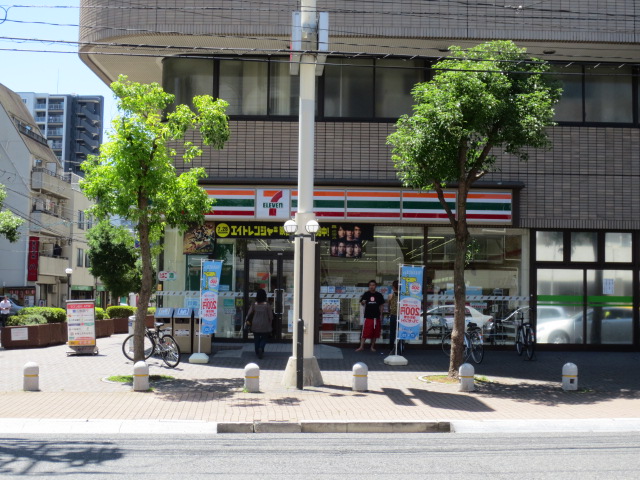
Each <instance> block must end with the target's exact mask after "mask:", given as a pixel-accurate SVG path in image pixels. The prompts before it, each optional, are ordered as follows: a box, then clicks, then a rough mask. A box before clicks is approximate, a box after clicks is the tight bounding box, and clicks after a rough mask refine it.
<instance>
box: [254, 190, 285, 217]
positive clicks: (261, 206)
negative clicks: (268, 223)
mask: <svg viewBox="0 0 640 480" xmlns="http://www.w3.org/2000/svg"><path fill="white" fill-rule="evenodd" d="M289 197H290V193H289V190H287V189H283V190H271V189H269V190H267V189H264V190H258V217H259V218H269V219H276V218H289V216H290V202H289Z"/></svg>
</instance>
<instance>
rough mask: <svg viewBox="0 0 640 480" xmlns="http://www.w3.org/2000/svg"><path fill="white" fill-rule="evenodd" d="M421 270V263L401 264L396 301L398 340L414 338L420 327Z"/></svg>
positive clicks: (418, 333) (416, 336) (417, 334)
mask: <svg viewBox="0 0 640 480" xmlns="http://www.w3.org/2000/svg"><path fill="white" fill-rule="evenodd" d="M423 271H424V266H421V265H401V266H400V281H399V283H400V285H399V293H400V296H399V301H398V335H397V338H398V340H415V339H417V338H418V336H419V335H420V330H421V329H422V315H421V312H422V292H423V285H422V279H423Z"/></svg>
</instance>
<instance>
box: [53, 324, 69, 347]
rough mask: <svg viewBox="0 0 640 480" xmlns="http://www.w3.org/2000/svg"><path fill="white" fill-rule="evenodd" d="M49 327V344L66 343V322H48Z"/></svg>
mask: <svg viewBox="0 0 640 480" xmlns="http://www.w3.org/2000/svg"><path fill="white" fill-rule="evenodd" d="M49 327H50V330H51V345H62V344H64V343H67V338H68V335H67V334H68V330H67V322H61V323H50V324H49Z"/></svg>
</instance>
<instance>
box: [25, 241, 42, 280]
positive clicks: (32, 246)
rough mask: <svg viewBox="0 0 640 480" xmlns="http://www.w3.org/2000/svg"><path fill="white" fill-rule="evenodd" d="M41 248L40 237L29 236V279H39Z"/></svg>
mask: <svg viewBox="0 0 640 480" xmlns="http://www.w3.org/2000/svg"><path fill="white" fill-rule="evenodd" d="M39 250H40V238H39V237H29V257H28V259H27V281H28V282H37V281H38V255H39V253H38V251H39Z"/></svg>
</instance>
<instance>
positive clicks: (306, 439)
mask: <svg viewBox="0 0 640 480" xmlns="http://www.w3.org/2000/svg"><path fill="white" fill-rule="evenodd" d="M639 471H640V436H638V435H637V433H607V434H604V433H589V434H584V433H582V434H490V435H489V434H461V433H459V434H407V435H405V434H387V435H378V434H338V435H335V434H293V435H270V434H247V435H206V436H204V435H192V436H183V435H172V434H171V432H167V434H166V435H147V436H140V437H136V436H129V435H126V436H123V435H119V436H118V435H116V436H111V435H98V436H95V435H94V436H87V435H62V436H56V435H46V436H43V435H20V436H13V435H12V436H6V435H5V436H3V437H1V438H0V476H1V477H2V478H3V479H10V478H25V477H39V478H65V479H68V478H77V479H83V478H87V477H91V478H92V479H102V478H117V479H118V480H127V479H137V480H141V479H142V480H146V479H154V480H158V479H160V480H169V479H181V480H186V479H199V478H207V479H218V478H220V479H225V480H226V479H233V480H236V479H252V480H257V479H260V480H262V479H305V480H310V479H334V478H341V477H342V478H347V479H349V480H351V479H364V478H403V479H423V478H430V479H431V478H434V479H449V478H495V479H503V478H504V479H513V478H524V479H551V478H553V479H556V478H580V479H581V480H582V479H591V478H593V479H596V478H597V479H601V478H616V479H625V478H629V479H631V478H633V479H635V478H637V477H638V472H639Z"/></svg>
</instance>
